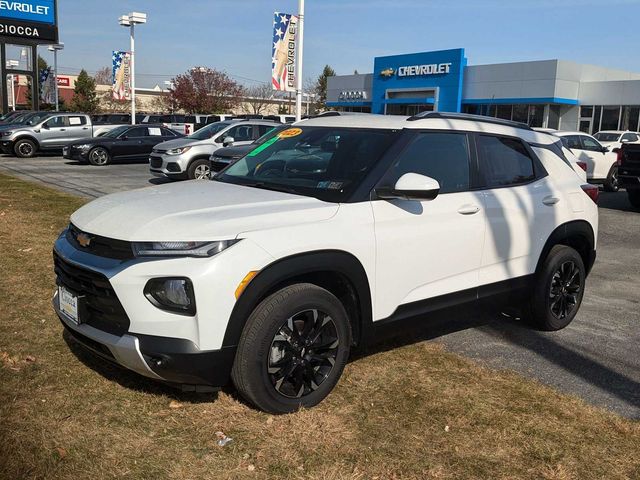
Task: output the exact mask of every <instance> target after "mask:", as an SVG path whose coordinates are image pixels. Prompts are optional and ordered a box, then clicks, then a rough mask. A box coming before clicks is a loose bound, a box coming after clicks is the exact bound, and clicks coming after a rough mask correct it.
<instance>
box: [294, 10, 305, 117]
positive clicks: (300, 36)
mask: <svg viewBox="0 0 640 480" xmlns="http://www.w3.org/2000/svg"><path fill="white" fill-rule="evenodd" d="M296 36H297V37H298V38H297V43H298V44H297V45H296V75H297V77H296V122H297V121H299V120H300V118H302V49H303V43H304V0H298V31H297V35H296Z"/></svg>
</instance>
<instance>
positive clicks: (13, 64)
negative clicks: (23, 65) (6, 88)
mask: <svg viewBox="0 0 640 480" xmlns="http://www.w3.org/2000/svg"><path fill="white" fill-rule="evenodd" d="M6 65H7V68H18V67H19V66H20V62H19V61H18V60H7V62H6ZM8 76H9V77H10V78H11V108H12V109H13V111H14V112H15V111H16V87H15V77H14V76H13V73H11V74H9V75H8Z"/></svg>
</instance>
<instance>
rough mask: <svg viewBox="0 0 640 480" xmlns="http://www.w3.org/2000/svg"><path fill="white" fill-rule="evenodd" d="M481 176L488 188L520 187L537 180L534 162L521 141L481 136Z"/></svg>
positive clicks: (479, 139) (479, 149)
mask: <svg viewBox="0 0 640 480" xmlns="http://www.w3.org/2000/svg"><path fill="white" fill-rule="evenodd" d="M478 153H479V155H480V159H481V162H480V174H481V176H482V179H483V181H484V185H485V186H486V187H488V188H492V187H503V186H506V185H518V184H521V183H525V182H529V181H531V180H533V179H535V173H534V170H533V161H532V160H531V157H530V156H529V153H528V152H527V149H526V148H525V146H524V145H523V144H522V142H521V141H520V140H517V139H514V138H505V137H492V136H489V135H480V136H479V137H478Z"/></svg>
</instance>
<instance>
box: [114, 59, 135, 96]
mask: <svg viewBox="0 0 640 480" xmlns="http://www.w3.org/2000/svg"><path fill="white" fill-rule="evenodd" d="M111 59H112V62H113V86H112V87H111V91H112V94H113V98H114V100H131V54H130V53H129V52H116V51H114V52H113V55H112V56H111Z"/></svg>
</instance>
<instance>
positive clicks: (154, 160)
mask: <svg viewBox="0 0 640 480" xmlns="http://www.w3.org/2000/svg"><path fill="white" fill-rule="evenodd" d="M149 164H150V165H151V167H152V168H161V167H162V158H160V157H153V156H151V157H149Z"/></svg>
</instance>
